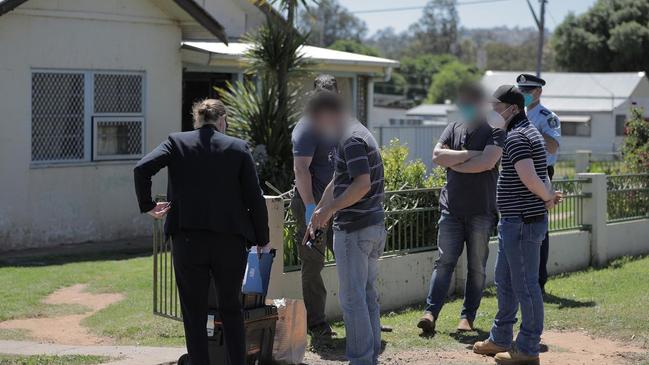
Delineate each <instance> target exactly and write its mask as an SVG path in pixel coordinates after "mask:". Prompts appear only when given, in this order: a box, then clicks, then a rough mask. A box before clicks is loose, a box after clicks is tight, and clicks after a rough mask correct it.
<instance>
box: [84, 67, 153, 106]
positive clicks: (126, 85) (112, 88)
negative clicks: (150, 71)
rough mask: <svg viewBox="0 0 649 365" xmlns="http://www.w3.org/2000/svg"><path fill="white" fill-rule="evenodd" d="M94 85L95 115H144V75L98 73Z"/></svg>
mask: <svg viewBox="0 0 649 365" xmlns="http://www.w3.org/2000/svg"><path fill="white" fill-rule="evenodd" d="M94 85H95V90H94V103H95V113H111V114H141V113H142V99H143V96H142V94H143V93H142V85H143V75H141V74H128V73H127V74H123V73H122V74H118V73H97V74H95V75H94Z"/></svg>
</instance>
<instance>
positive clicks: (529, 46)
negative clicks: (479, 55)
mask: <svg viewBox="0 0 649 365" xmlns="http://www.w3.org/2000/svg"><path fill="white" fill-rule="evenodd" d="M536 37H537V36H533V37H530V38H528V39H527V40H526V41H525V42H523V43H522V44H506V43H501V42H489V43H487V44H486V45H485V53H486V64H485V68H486V69H488V70H504V71H512V70H520V71H525V70H535V69H536V58H535V55H536V46H537V42H538V41H537V38H536ZM553 68H554V53H553V52H552V48H551V47H549V46H546V47H544V49H543V69H544V70H552V69H553Z"/></svg>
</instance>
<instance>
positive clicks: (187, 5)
mask: <svg viewBox="0 0 649 365" xmlns="http://www.w3.org/2000/svg"><path fill="white" fill-rule="evenodd" d="M22 1H25V0H22ZM174 2H175V3H176V5H178V6H180V8H182V9H183V10H184V11H186V12H187V13H188V14H189V15H191V16H192V18H194V19H195V20H196V21H197V22H198V23H199V24H200V25H202V26H203V27H205V29H207V30H208V31H209V32H210V33H212V34H214V36H216V38H218V39H219V40H220V41H221V42H223V43H225V44H228V36H227V34H225V29H224V28H223V26H222V25H221V24H219V22H218V21H217V20H216V19H214V18H213V17H212V16H211V15H210V14H209V13H208V12H207V11H206V10H205V9H204V8H203V7H202V6H200V5H198V4H197V3H196V2H195V1H194V0H174Z"/></svg>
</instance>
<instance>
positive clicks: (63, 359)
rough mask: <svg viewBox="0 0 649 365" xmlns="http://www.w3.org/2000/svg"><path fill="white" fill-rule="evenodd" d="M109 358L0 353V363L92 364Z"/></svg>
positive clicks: (29, 364) (2, 364) (9, 364)
mask: <svg viewBox="0 0 649 365" xmlns="http://www.w3.org/2000/svg"><path fill="white" fill-rule="evenodd" d="M108 360H110V358H109V357H105V356H88V355H66V356H44V355H35V356H20V355H2V354H0V365H94V364H101V363H105V362H107V361H108Z"/></svg>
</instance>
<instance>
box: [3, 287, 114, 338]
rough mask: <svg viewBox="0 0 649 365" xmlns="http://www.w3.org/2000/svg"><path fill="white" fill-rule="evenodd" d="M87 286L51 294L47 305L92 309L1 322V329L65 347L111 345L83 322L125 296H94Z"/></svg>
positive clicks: (107, 294)
mask: <svg viewBox="0 0 649 365" xmlns="http://www.w3.org/2000/svg"><path fill="white" fill-rule="evenodd" d="M85 289H86V285H85V284H77V285H73V286H70V287H67V288H62V289H59V290H57V291H55V292H54V293H52V294H50V295H49V296H48V297H47V298H45V300H43V302H44V303H46V304H64V305H65V304H75V305H80V306H83V307H85V308H87V309H88V311H87V312H85V313H83V314H71V315H64V316H57V317H45V318H25V319H13V320H9V321H5V322H0V329H24V330H27V331H28V332H29V336H30V337H31V338H34V339H36V340H39V341H43V342H51V343H58V344H65V345H97V344H111V343H112V340H111V339H110V338H105V337H98V336H96V335H93V334H92V333H90V331H89V330H88V329H87V328H86V327H84V326H82V325H81V321H82V320H84V319H85V318H88V317H90V316H92V315H93V314H95V313H97V312H98V311H100V310H102V309H104V308H106V307H108V306H109V305H111V304H114V303H117V302H119V301H120V300H122V299H124V295H123V294H119V293H103V294H93V293H88V292H86V291H85Z"/></svg>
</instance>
